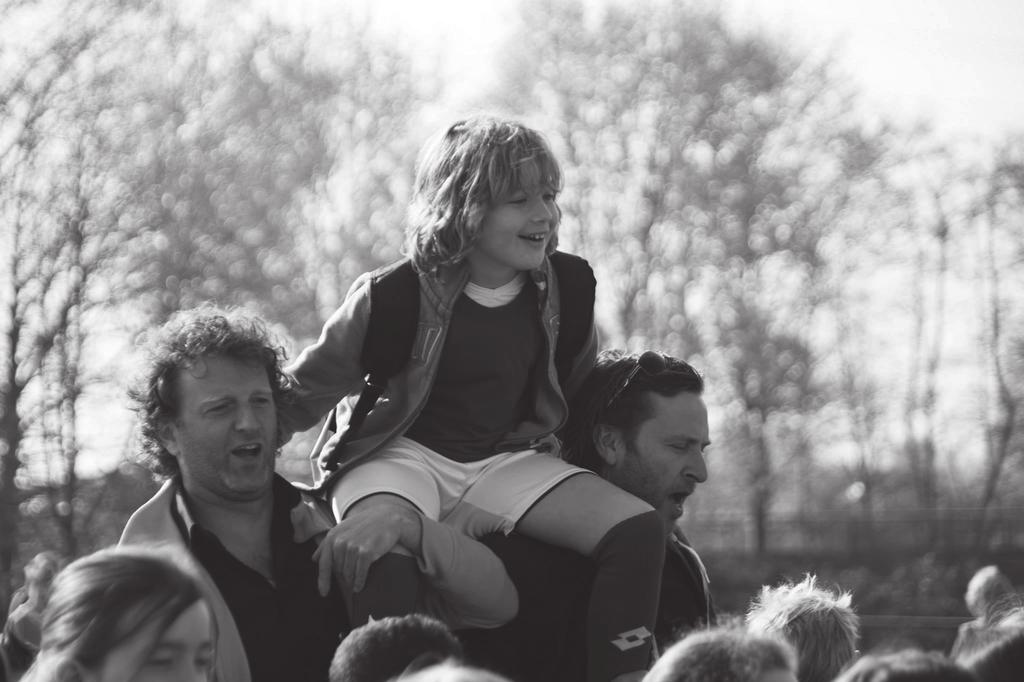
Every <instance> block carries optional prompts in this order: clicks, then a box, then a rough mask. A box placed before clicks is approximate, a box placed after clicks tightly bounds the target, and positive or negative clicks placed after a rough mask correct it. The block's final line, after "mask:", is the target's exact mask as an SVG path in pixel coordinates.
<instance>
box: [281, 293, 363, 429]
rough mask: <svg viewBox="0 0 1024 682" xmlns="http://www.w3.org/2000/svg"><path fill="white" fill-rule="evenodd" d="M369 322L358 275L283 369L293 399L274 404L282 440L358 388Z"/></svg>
mask: <svg viewBox="0 0 1024 682" xmlns="http://www.w3.org/2000/svg"><path fill="white" fill-rule="evenodd" d="M369 319H370V277H369V275H363V276H361V277H359V278H358V279H357V280H356V281H355V283H354V284H353V285H352V287H351V289H349V292H348V294H347V295H346V296H345V300H344V302H343V303H342V304H341V307H340V308H338V309H337V310H336V311H335V312H334V314H333V315H331V317H330V318H329V319H328V320H327V322H326V323H325V324H324V327H323V329H322V330H321V332H320V338H319V339H317V340H316V342H315V343H313V344H312V345H311V346H309V347H307V348H306V349H305V350H303V351H302V353H301V354H299V357H298V358H296V360H295V362H293V363H292V364H290V365H288V366H287V367H285V368H284V371H285V372H286V373H287V374H288V375H290V376H291V378H292V380H293V382H294V388H295V390H294V396H293V397H292V399H291V400H290V401H288V402H287V403H285V404H283V405H279V406H278V423H279V428H280V429H281V436H282V440H284V441H287V440H288V439H289V438H290V437H291V435H292V434H293V433H296V432H298V431H305V430H306V429H309V428H311V427H312V426H314V425H316V423H317V422H319V421H320V419H321V418H322V417H323V416H324V415H325V414H327V412H329V411H330V410H331V408H332V407H334V406H335V405H337V403H338V401H340V400H341V399H342V398H344V397H345V396H347V395H350V394H353V393H358V392H359V390H360V389H361V388H362V384H363V376H364V372H363V364H362V358H361V355H362V349H363V339H364V337H365V336H366V326H367V323H368V322H369Z"/></svg>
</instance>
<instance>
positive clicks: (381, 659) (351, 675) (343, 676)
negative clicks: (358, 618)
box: [330, 614, 462, 682]
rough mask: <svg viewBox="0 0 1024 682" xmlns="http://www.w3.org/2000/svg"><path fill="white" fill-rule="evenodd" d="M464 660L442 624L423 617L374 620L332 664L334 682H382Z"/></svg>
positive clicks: (348, 642) (340, 649)
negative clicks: (447, 662)
mask: <svg viewBox="0 0 1024 682" xmlns="http://www.w3.org/2000/svg"><path fill="white" fill-rule="evenodd" d="M461 656H462V645H461V644H460V643H459V640H458V639H456V637H455V635H453V634H452V633H451V632H450V631H449V630H448V628H447V627H445V626H444V624H443V623H441V622H440V621H438V620H436V619H434V618H430V617H428V616H424V615H420V614H411V615H408V616H389V617H387V618H381V619H379V620H371V621H370V622H368V623H367V624H366V625H363V626H360V627H358V628H356V629H355V630H353V631H352V632H350V633H349V634H348V635H347V636H346V637H345V639H343V640H342V642H341V644H340V645H339V646H338V649H337V651H335V654H334V660H333V661H332V662H331V673H330V674H331V680H332V682H380V681H381V680H389V679H392V678H394V677H397V676H398V675H402V674H411V673H412V672H415V671H417V670H421V669H423V668H426V667H429V666H430V665H433V664H436V663H440V662H442V661H445V660H448V659H450V658H460V657H461Z"/></svg>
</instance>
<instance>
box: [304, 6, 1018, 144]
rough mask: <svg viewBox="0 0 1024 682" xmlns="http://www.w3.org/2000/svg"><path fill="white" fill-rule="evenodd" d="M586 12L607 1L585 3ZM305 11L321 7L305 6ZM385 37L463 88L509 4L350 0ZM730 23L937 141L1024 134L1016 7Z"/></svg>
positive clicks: (747, 12)
mask: <svg viewBox="0 0 1024 682" xmlns="http://www.w3.org/2000/svg"><path fill="white" fill-rule="evenodd" d="M585 1H586V2H588V3H590V4H597V3H602V2H607V1H608V0H585ZM305 2H306V3H307V4H306V7H307V8H308V7H310V6H313V5H317V4H319V3H320V2H321V0H305ZM360 4H361V6H363V7H368V8H371V9H370V10H369V11H370V13H371V14H372V15H373V16H374V17H375V20H376V21H377V22H379V25H380V26H381V27H382V28H383V27H386V29H388V30H396V31H398V32H399V35H401V36H403V38H408V39H409V40H410V44H414V45H415V44H419V45H421V46H422V47H423V48H424V49H426V50H430V51H433V50H440V49H443V50H444V51H446V53H447V57H448V63H449V64H450V66H449V70H450V71H451V72H452V73H457V74H459V75H460V76H461V78H460V80H461V81H462V82H463V83H465V84H466V87H471V84H472V83H473V82H479V81H478V80H477V79H479V78H486V74H487V69H488V66H489V60H490V56H491V54H492V50H493V48H494V47H496V46H497V45H498V44H499V43H500V40H499V38H500V36H501V35H502V32H503V30H504V27H506V26H509V25H510V24H512V23H513V22H511V21H509V18H510V17H511V16H512V15H513V9H514V7H515V5H516V0H488V1H487V2H481V1H480V0H432V1H431V2H423V1H422V0H358V1H357V0H352V2H350V5H360ZM725 4H728V6H730V7H731V8H732V9H731V10H730V12H731V14H732V15H733V16H734V18H735V19H736V20H737V21H739V22H742V23H744V24H748V25H749V24H751V23H755V24H761V25H764V26H765V27H766V28H768V29H770V30H772V31H777V32H779V33H780V35H782V36H785V38H786V39H787V40H788V41H790V42H793V43H795V44H797V45H803V46H804V47H806V49H807V50H808V51H810V52H812V53H815V54H817V53H821V54H824V53H829V52H833V53H835V55H836V57H837V59H838V61H839V64H840V66H841V68H843V69H844V70H845V71H847V72H848V73H849V74H850V75H851V76H852V77H853V78H854V79H855V81H857V82H858V83H859V84H860V85H861V87H862V89H863V92H864V95H865V99H866V102H867V103H868V104H869V105H872V106H875V107H878V108H879V110H880V111H882V112H884V113H887V114H889V115H890V116H893V117H896V118H897V119H898V120H902V121H905V122H909V121H912V120H917V119H926V120H930V121H931V122H932V123H934V125H935V127H936V129H937V130H938V131H939V132H940V133H942V134H944V135H945V134H950V135H957V136H969V137H975V136H977V137H981V138H983V139H986V140H996V139H999V138H1001V137H1002V136H1003V135H1004V134H1006V133H1007V132H1009V131H1011V130H1024V0H857V2H833V1H831V0H726V3H725Z"/></svg>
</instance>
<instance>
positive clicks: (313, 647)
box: [171, 475, 349, 682]
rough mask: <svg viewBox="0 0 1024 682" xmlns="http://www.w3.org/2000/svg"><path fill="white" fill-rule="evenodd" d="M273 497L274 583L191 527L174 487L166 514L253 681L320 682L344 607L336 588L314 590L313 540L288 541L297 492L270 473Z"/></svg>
mask: <svg viewBox="0 0 1024 682" xmlns="http://www.w3.org/2000/svg"><path fill="white" fill-rule="evenodd" d="M273 492H274V509H273V513H272V519H271V529H270V547H271V559H272V563H273V569H272V570H273V576H274V579H273V581H270V580H267V579H266V578H265V577H263V576H262V575H261V574H260V573H259V572H257V571H254V570H253V569H251V568H249V567H248V566H246V565H245V564H244V563H242V562H241V561H239V560H238V559H236V558H235V557H234V555H232V554H231V553H230V552H228V551H227V549H226V548H225V547H224V545H223V544H222V543H221V541H220V540H219V539H217V536H215V535H214V534H213V533H211V532H210V531H208V530H206V529H205V528H203V527H202V526H200V525H199V524H198V523H196V522H195V520H194V518H193V516H192V514H191V513H190V511H189V508H188V503H187V500H186V498H185V496H184V494H183V491H182V489H181V488H180V487H179V488H178V494H177V498H176V504H175V505H174V506H173V507H172V509H171V513H172V515H173V517H174V520H175V522H176V523H177V524H178V527H179V528H180V529H181V531H182V536H183V537H184V538H185V541H186V543H187V544H188V546H189V549H190V550H191V552H192V554H193V555H194V556H195V557H196V559H197V560H198V561H199V563H200V564H202V566H203V568H204V569H206V571H207V573H209V574H210V577H211V578H213V581H214V583H216V585H217V589H218V590H220V593H221V595H222V596H223V597H224V601H225V602H227V605H228V609H230V611H231V614H232V616H234V620H235V624H236V625H237V626H238V631H239V633H240V634H241V637H242V643H243V645H244V646H245V653H246V657H247V658H248V659H249V668H250V670H251V671H252V679H253V682H281V681H282V680H289V681H292V680H294V681H296V682H314V681H315V682H326V680H327V677H328V669H329V667H330V664H331V659H332V657H333V656H334V650H335V649H336V648H337V646H338V643H339V642H340V639H341V637H342V636H343V635H344V634H346V633H347V632H348V630H349V627H348V619H347V616H346V610H345V606H344V602H343V601H342V598H341V597H340V595H339V593H338V591H337V590H336V589H332V591H331V594H329V595H328V596H327V597H321V596H320V594H319V592H318V591H317V581H316V562H315V561H313V558H312V557H313V551H314V550H315V549H316V542H315V541H314V540H308V541H306V542H302V543H296V542H294V541H293V539H292V523H291V517H290V513H289V512H290V510H291V508H292V507H294V506H295V505H297V504H299V502H300V499H301V498H300V495H299V491H298V490H296V489H295V488H294V487H292V486H291V485H290V484H289V483H288V482H287V481H285V480H284V479H283V478H280V477H279V476H276V475H275V476H274V482H273Z"/></svg>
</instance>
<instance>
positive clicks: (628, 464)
mask: <svg viewBox="0 0 1024 682" xmlns="http://www.w3.org/2000/svg"><path fill="white" fill-rule="evenodd" d="M703 392H704V380H703V378H702V377H701V376H700V374H699V373H698V372H697V371H696V370H695V369H694V368H693V367H691V366H690V365H689V364H687V363H686V362H684V361H682V360H679V359H677V358H674V357H672V356H669V355H664V354H662V353H658V352H655V351H647V352H645V353H641V354H631V353H625V352H623V351H618V350H606V351H603V352H602V353H601V354H600V355H598V358H597V362H596V363H595V365H594V367H593V369H592V370H591V371H590V373H589V374H588V376H587V378H586V379H585V380H584V382H583V383H582V385H581V386H580V388H579V390H578V391H577V392H576V394H575V396H574V398H573V400H572V403H571V405H570V407H569V420H568V422H567V423H566V426H565V429H564V430H563V431H562V433H561V436H562V441H563V447H564V453H565V459H566V460H567V461H569V462H571V463H573V464H575V465H577V466H581V467H584V468H587V469H590V470H591V471H594V472H595V473H597V474H598V475H600V476H601V477H602V478H605V479H607V480H608V481H609V482H611V483H613V484H615V485H616V486H618V487H619V488H622V489H623V490H625V491H627V492H629V493H632V494H633V495H636V496H637V497H639V498H640V499H642V500H644V501H645V502H647V503H648V504H650V505H651V506H652V507H654V508H655V509H656V510H657V511H658V512H659V513H660V514H661V516H662V518H663V520H664V522H665V528H666V533H668V532H670V531H671V530H672V528H673V527H674V524H675V521H676V520H677V519H678V518H679V517H680V516H681V515H682V513H683V504H684V502H685V501H686V498H687V497H689V496H690V495H691V494H692V493H693V491H694V490H695V488H696V487H697V485H699V484H700V483H703V482H704V481H705V480H707V464H706V462H705V461H704V448H705V447H707V445H708V444H709V442H710V441H709V436H708V432H709V428H708V412H707V407H706V406H705V404H704V399H703V397H702V394H703Z"/></svg>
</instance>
